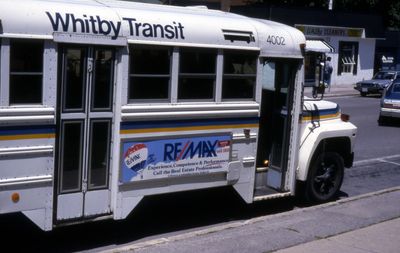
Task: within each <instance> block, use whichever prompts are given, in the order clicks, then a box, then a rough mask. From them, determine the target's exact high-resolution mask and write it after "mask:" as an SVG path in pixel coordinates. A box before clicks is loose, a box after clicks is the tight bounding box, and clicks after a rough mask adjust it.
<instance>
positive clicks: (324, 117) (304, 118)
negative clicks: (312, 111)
mask: <svg viewBox="0 0 400 253" xmlns="http://www.w3.org/2000/svg"><path fill="white" fill-rule="evenodd" d="M339 115H340V113H338V112H337V113H334V114H327V115H321V116H303V121H309V120H311V119H313V118H314V119H333V118H338V117H339Z"/></svg>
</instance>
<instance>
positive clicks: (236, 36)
mask: <svg viewBox="0 0 400 253" xmlns="http://www.w3.org/2000/svg"><path fill="white" fill-rule="evenodd" d="M222 33H223V34H224V38H225V40H230V41H231V42H234V41H246V42H247V43H250V42H255V41H256V39H255V38H254V34H253V32H248V31H237V30H227V29H222Z"/></svg>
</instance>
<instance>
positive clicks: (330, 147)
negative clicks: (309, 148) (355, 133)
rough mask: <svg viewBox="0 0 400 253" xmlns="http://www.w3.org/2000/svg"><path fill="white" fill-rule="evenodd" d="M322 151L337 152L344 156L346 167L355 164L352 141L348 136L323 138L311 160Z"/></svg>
mask: <svg viewBox="0 0 400 253" xmlns="http://www.w3.org/2000/svg"><path fill="white" fill-rule="evenodd" d="M322 151H325V152H336V153H338V154H339V155H340V156H341V157H342V158H343V161H344V166H345V167H346V168H350V167H351V166H353V153H352V152H351V142H350V139H349V138H348V137H334V138H327V139H323V140H321V141H320V143H319V144H318V147H317V149H316V150H315V152H314V154H313V157H312V160H311V161H314V160H315V159H316V158H317V156H318V154H320V153H321V152H322Z"/></svg>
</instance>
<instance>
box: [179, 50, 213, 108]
mask: <svg viewBox="0 0 400 253" xmlns="http://www.w3.org/2000/svg"><path fill="white" fill-rule="evenodd" d="M216 63H217V50H215V49H193V48H181V50H180V54H179V66H180V67H179V83H178V99H183V100H186V99H189V100H193V99H194V100H197V99H204V100H212V99H213V98H214V93H215V80H216Z"/></svg>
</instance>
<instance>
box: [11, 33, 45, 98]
mask: <svg viewBox="0 0 400 253" xmlns="http://www.w3.org/2000/svg"><path fill="white" fill-rule="evenodd" d="M15 41H18V42H25V43H29V42H34V43H37V44H41V64H42V66H41V71H40V72H39V71H12V69H11V67H12V62H11V61H12V60H13V59H14V58H13V57H12V55H11V54H12V44H13V42H15ZM45 49H46V46H45V41H44V40H35V39H21V38H16V39H14V38H13V39H9V40H8V57H9V61H8V64H9V65H8V105H9V106H20V105H43V103H44V102H43V100H44V79H45V70H44V68H45ZM13 76H40V77H41V81H40V92H38V94H40V99H38V100H40V101H38V102H28V103H26V102H13V101H12V100H13V99H12V97H11V96H12V94H11V93H12V86H13V83H12V77H13Z"/></svg>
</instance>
